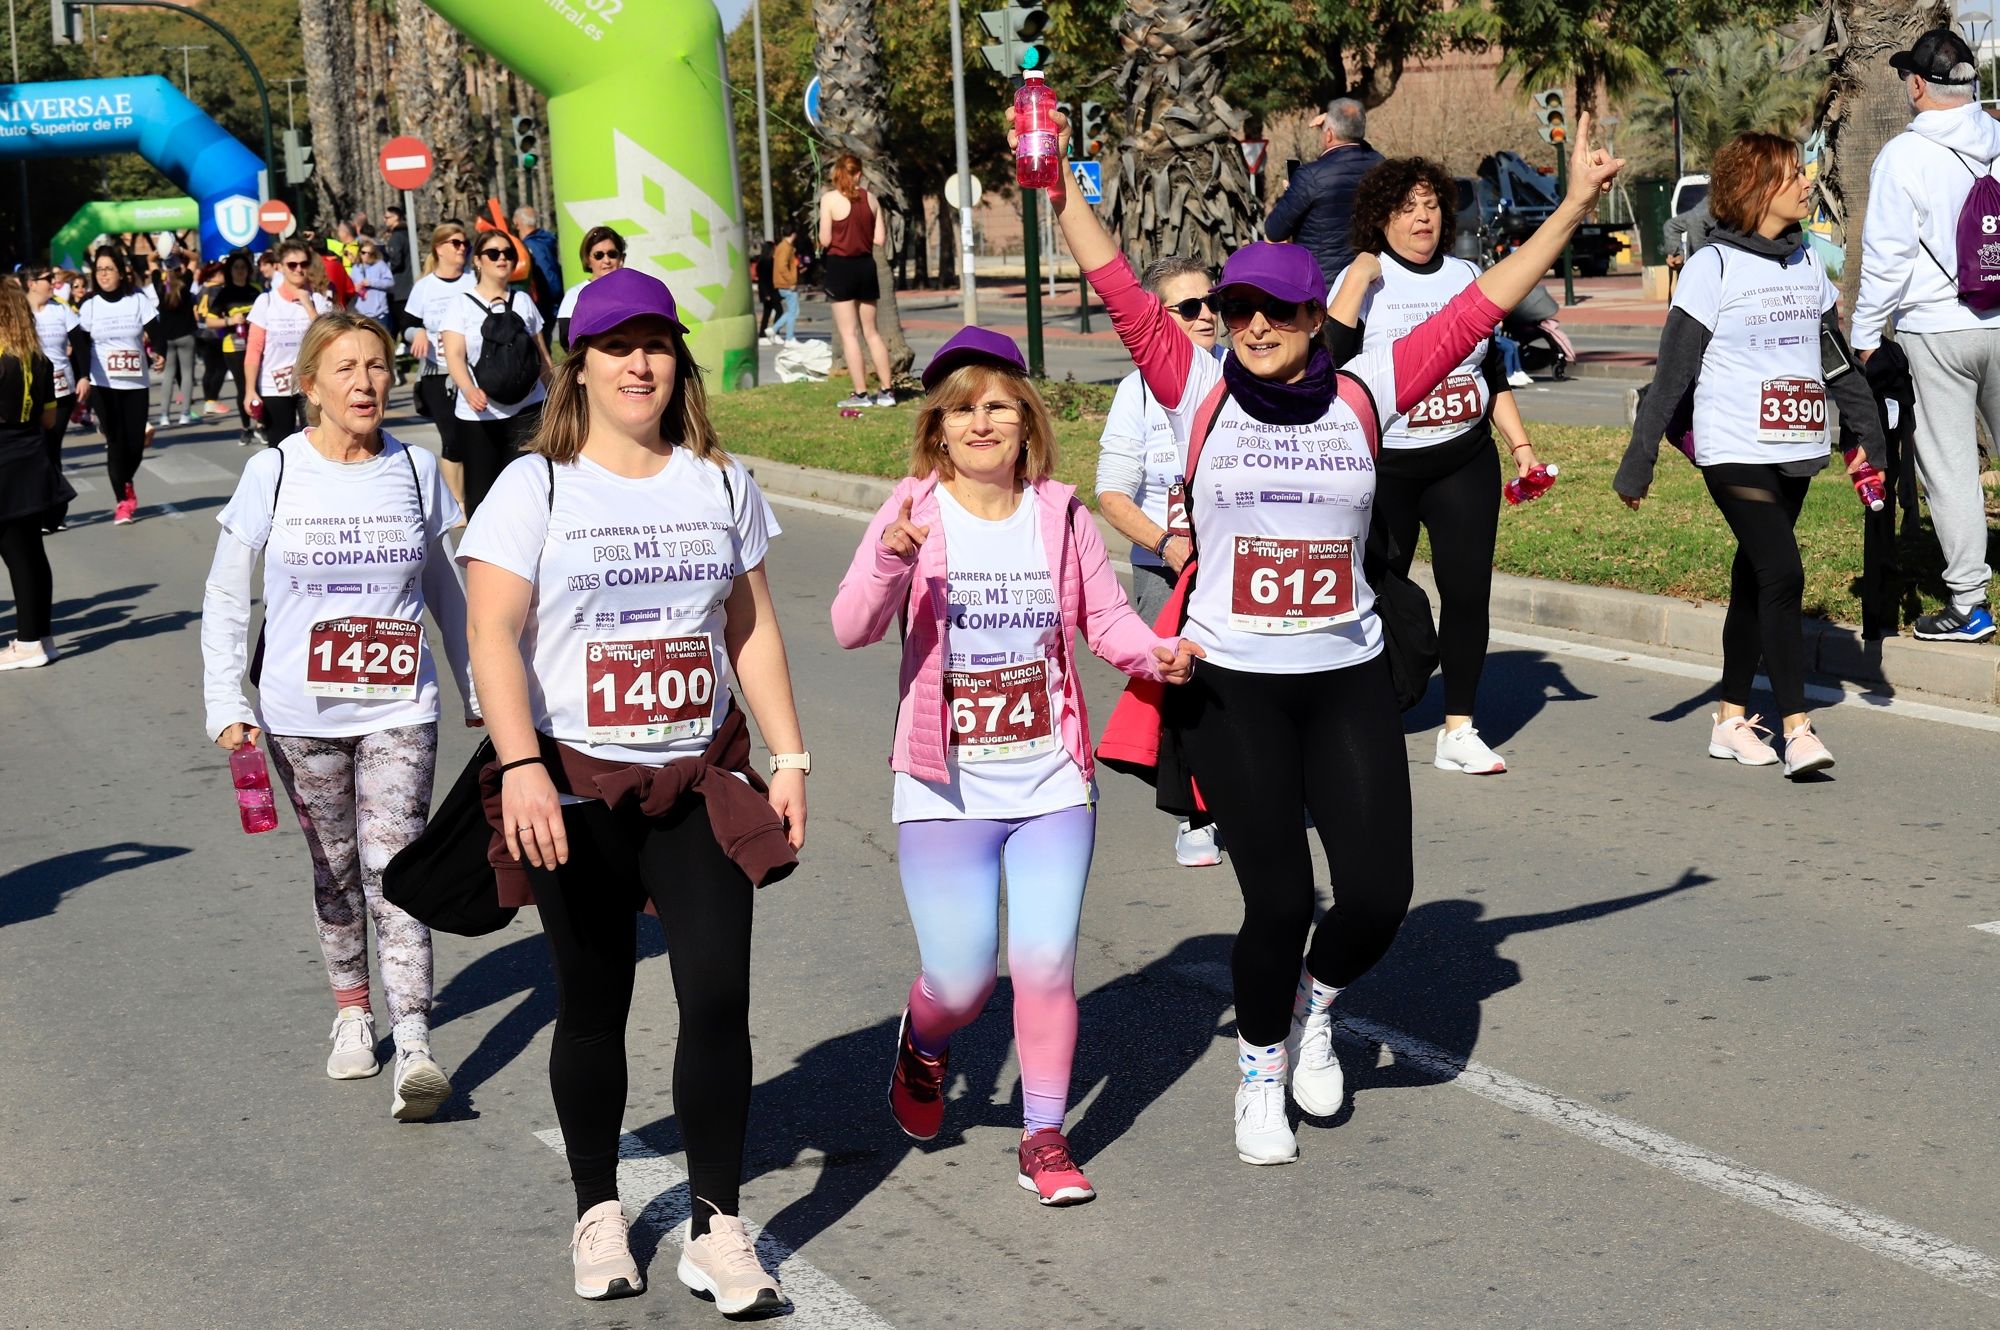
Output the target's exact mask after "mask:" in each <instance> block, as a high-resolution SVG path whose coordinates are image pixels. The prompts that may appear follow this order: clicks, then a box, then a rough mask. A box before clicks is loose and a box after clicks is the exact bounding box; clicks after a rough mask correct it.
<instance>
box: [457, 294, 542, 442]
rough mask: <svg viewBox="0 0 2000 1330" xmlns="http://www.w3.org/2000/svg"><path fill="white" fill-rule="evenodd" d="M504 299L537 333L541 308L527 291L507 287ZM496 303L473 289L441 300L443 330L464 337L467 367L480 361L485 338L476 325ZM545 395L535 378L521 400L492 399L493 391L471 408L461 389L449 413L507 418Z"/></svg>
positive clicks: (532, 333)
mask: <svg viewBox="0 0 2000 1330" xmlns="http://www.w3.org/2000/svg"><path fill="white" fill-rule="evenodd" d="M507 300H508V303H510V304H511V305H513V307H514V312H515V313H516V314H519V315H520V316H521V321H522V322H523V323H525V324H527V325H528V333H529V335H530V336H534V337H540V336H541V335H542V312H541V311H540V310H538V309H536V308H535V302H534V301H533V300H530V299H529V298H528V293H527V292H526V291H510V292H508V293H507ZM498 305H499V302H498V301H495V302H494V303H493V306H491V307H489V306H488V305H487V304H486V302H485V301H484V300H483V299H482V298H481V297H480V296H479V295H478V294H477V293H476V292H472V293H460V294H457V295H454V296H453V297H452V298H451V299H450V300H447V301H445V302H444V331H445V332H455V333H457V334H458V335H459V336H460V337H463V338H464V339H465V364H466V368H468V369H472V368H475V367H476V366H477V365H478V364H479V351H480V348H481V347H482V346H484V345H485V341H484V339H483V338H481V337H480V335H479V329H480V326H481V325H482V324H484V323H485V322H486V315H487V313H488V312H489V309H490V308H497V307H498ZM473 378H474V381H475V382H476V381H477V379H478V376H477V375H476V374H475V375H474V376H473ZM548 395H549V394H548V390H547V389H546V388H544V387H542V381H541V380H540V379H536V380H535V386H534V387H533V388H532V389H530V390H529V392H528V395H527V396H526V397H523V398H522V399H521V400H520V401H518V402H512V403H509V402H500V401H495V400H494V399H493V397H492V395H491V394H488V396H487V399H486V409H485V410H484V411H474V410H473V409H472V406H471V404H470V403H468V402H467V401H466V400H465V394H464V393H460V394H458V397H457V401H456V403H455V405H454V406H453V408H452V414H453V415H455V416H457V417H458V418H459V419H460V420H506V419H508V418H509V417H512V416H518V415H520V414H521V412H523V411H525V410H527V409H528V408H529V407H531V406H533V405H534V404H535V403H537V402H539V401H541V400H542V399H543V398H544V397H547V396H548Z"/></svg>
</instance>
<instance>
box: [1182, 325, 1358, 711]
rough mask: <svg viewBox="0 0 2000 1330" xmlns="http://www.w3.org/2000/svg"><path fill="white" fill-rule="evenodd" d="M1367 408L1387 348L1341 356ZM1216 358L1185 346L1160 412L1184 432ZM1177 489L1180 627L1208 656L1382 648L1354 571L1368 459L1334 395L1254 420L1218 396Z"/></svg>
mask: <svg viewBox="0 0 2000 1330" xmlns="http://www.w3.org/2000/svg"><path fill="white" fill-rule="evenodd" d="M1344 372H1346V373H1348V374H1352V375H1354V376H1355V377H1356V378H1358V379H1360V380H1361V381H1362V382H1363V383H1364V384H1366V385H1367V387H1368V390H1369V392H1370V393H1372V394H1373V395H1374V398H1375V402H1376V404H1377V409H1378V410H1379V409H1381V407H1382V404H1385V403H1386V404H1388V405H1389V406H1390V407H1393V406H1394V404H1395V401H1396V366H1395V360H1394V357H1393V356H1392V355H1391V353H1390V352H1389V351H1388V350H1386V349H1385V350H1381V351H1372V350H1364V351H1362V352H1361V354H1360V355H1358V356H1356V357H1355V358H1354V359H1353V360H1351V361H1349V362H1348V363H1347V365H1346V367H1345V371H1344ZM1221 379H1222V366H1221V364H1219V363H1218V362H1216V361H1213V360H1210V359H1209V358H1208V357H1207V356H1196V357H1194V359H1193V361H1192V362H1191V363H1190V365H1189V367H1188V382H1187V387H1186V388H1185V389H1184V390H1183V391H1182V393H1181V400H1180V402H1179V403H1178V404H1177V405H1176V406H1175V407H1174V408H1173V409H1172V410H1170V411H1168V413H1167V414H1168V416H1169V417H1170V418H1171V419H1172V420H1173V422H1174V434H1175V437H1176V438H1180V439H1186V438H1187V437H1188V436H1189V434H1190V433H1191V431H1192V430H1193V428H1194V419H1195V415H1196V414H1197V413H1198V412H1199V411H1200V409H1201V403H1202V400H1203V399H1204V398H1206V397H1207V396H1208V394H1209V391H1210V390H1211V389H1213V388H1214V386H1215V385H1216V384H1217V383H1218V382H1220V381H1221ZM1194 479H1195V484H1194V489H1193V491H1192V493H1191V494H1190V495H1189V501H1190V508H1191V509H1192V515H1193V518H1194V532H1195V540H1196V542H1197V544H1198V546H1199V548H1200V553H1201V575H1200V576H1199V577H1197V578H1196V579H1195V589H1194V595H1193V596H1192V597H1190V600H1189V605H1188V620H1187V627H1186V629H1185V635H1186V636H1187V637H1188V638H1189V639H1191V640H1192V641H1195V642H1199V643H1200V644H1201V646H1202V649H1203V650H1205V651H1206V652H1207V653H1208V659H1209V660H1210V661H1212V662H1213V663H1215V664H1217V665H1221V666H1223V667H1225V668H1227V669H1232V670H1246V671H1250V672H1252V673H1257V674H1310V673H1314V672H1317V671H1320V670H1335V669H1344V668H1346V667H1347V666H1350V665H1358V664H1360V663H1361V662H1362V661H1365V660H1369V659H1372V658H1373V657H1374V656H1376V655H1377V654H1379V653H1380V652H1381V650H1382V624H1381V621H1380V620H1379V619H1377V618H1376V616H1375V592H1374V590H1373V589H1372V588H1371V587H1370V586H1369V585H1368V579H1367V577H1366V575H1365V574H1364V573H1363V572H1362V568H1361V560H1362V553H1363V546H1365V545H1366V544H1367V540H1368V519H1369V515H1370V513H1371V512H1372V511H1373V509H1374V505H1375V459H1374V458H1373V457H1372V456H1370V454H1369V451H1368V441H1367V438H1366V437H1365V436H1364V435H1363V433H1362V424H1361V421H1360V420H1359V419H1357V418H1356V417H1355V415H1354V413H1353V412H1352V411H1350V410H1349V409H1348V407H1347V405H1346V404H1345V403H1344V402H1342V401H1340V400H1339V399H1338V398H1335V399H1334V401H1333V402H1332V403H1331V404H1329V405H1328V407H1327V411H1326V414H1325V415H1323V416H1321V417H1320V418H1319V419H1318V420H1316V421H1314V422H1312V423H1311V424H1308V425H1266V424H1263V423H1261V422H1259V421H1256V420H1253V419H1251V418H1250V417H1249V416H1248V415H1247V414H1246V413H1245V412H1244V411H1243V409H1242V408H1241V407H1240V406H1239V405H1238V404H1237V403H1236V402H1235V401H1234V400H1233V399H1232V400H1230V401H1228V402H1226V403H1225V404H1224V406H1223V409H1222V410H1221V412H1219V413H1218V415H1217V417H1216V421H1215V427H1214V428H1213V429H1212V430H1211V431H1210V432H1209V436H1208V441H1207V442H1206V443H1205V444H1204V445H1203V447H1202V453H1201V462H1200V464H1199V465H1198V466H1197V467H1196V469H1195V477H1194Z"/></svg>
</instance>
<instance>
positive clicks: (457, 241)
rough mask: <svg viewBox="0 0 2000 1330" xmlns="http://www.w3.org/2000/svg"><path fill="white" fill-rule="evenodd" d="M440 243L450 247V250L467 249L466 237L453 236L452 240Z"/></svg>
mask: <svg viewBox="0 0 2000 1330" xmlns="http://www.w3.org/2000/svg"><path fill="white" fill-rule="evenodd" d="M440 243H442V244H444V245H447V246H449V247H450V248H452V249H464V248H465V237H464V236H453V237H452V238H451V239H449V240H446V241H442V242H440Z"/></svg>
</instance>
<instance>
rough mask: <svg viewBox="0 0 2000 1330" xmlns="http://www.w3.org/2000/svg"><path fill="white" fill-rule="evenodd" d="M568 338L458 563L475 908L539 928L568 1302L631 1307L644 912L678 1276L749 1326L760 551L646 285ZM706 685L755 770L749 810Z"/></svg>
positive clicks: (767, 725)
mask: <svg viewBox="0 0 2000 1330" xmlns="http://www.w3.org/2000/svg"><path fill="white" fill-rule="evenodd" d="M570 339H571V340H570V352H569V356H568V358H567V359H565V360H564V361H563V366H562V370H561V372H560V373H558V374H557V375H556V376H555V383H554V386H553V387H552V388H551V389H550V392H549V397H548V404H547V406H546V408H545V409H544V410H543V412H542V419H541V424H540V425H539V427H538V428H537V430H536V432H535V435H534V439H533V442H532V443H531V445H530V448H531V451H532V454H533V455H530V456H526V457H522V458H519V459H518V460H516V461H515V462H513V463H512V464H511V465H510V466H508V468H507V469H506V470H505V471H503V472H502V473H501V474H500V477H499V479H498V480H496V481H495V482H494V484H493V488H492V489H491V490H490V491H489V492H488V493H487V496H486V502H485V503H484V504H482V505H481V506H480V509H479V511H478V512H477V513H475V514H474V515H473V518H472V523H471V525H470V526H469V527H468V528H467V530H466V534H465V539H464V541H463V542H462V543H461V544H460V546H459V549H458V559H459V562H461V563H462V564H464V565H465V570H466V595H467V609H468V615H467V617H468V636H469V638H470V641H471V646H472V669H473V677H474V680H475V682H476V683H477V685H478V689H479V697H480V701H481V704H482V707H483V709H484V711H485V715H486V723H487V728H488V733H490V734H491V735H492V736H493V747H494V752H495V761H494V763H493V764H492V765H491V766H489V767H488V769H487V771H486V775H485V781H486V788H487V789H488V791H489V792H492V791H497V799H496V798H492V797H489V800H488V816H489V819H493V818H495V807H496V804H497V820H496V821H495V831H496V833H497V835H498V838H499V841H500V845H501V846H502V847H503V848H500V849H499V852H498V859H497V861H496V862H498V866H499V869H500V882H501V903H502V904H516V905H518V904H528V903H530V901H532V903H533V904H534V905H536V906H537V907H539V908H540V910H541V915H542V931H543V933H544V934H545V935H546V936H547V937H548V941H549V952H550V955H551V956H552V957H553V958H554V961H555V971H556V986H557V993H558V996H559V1001H558V1005H557V1010H556V1028H555V1043H554V1048H553V1049H552V1050H551V1052H550V1055H549V1083H550V1088H551V1090H552V1091H553V1093H554V1097H555V1103H556V1116H557V1118H558V1119H559V1120H560V1121H561V1123H562V1130H563V1148H564V1150H565V1152H566V1153H567V1155H568V1157H569V1166H570V1176H571V1179H572V1180H573V1181H574V1183H575V1186H576V1210H577V1223H576V1227H575V1228H574V1229H573V1230H572V1232H571V1239H570V1242H571V1256H572V1259H573V1262H574V1265H575V1288H576V1292H577V1294H578V1295H579V1296H580V1297H585V1298H593V1299H595V1298H617V1297H627V1296H630V1295H632V1294H636V1293H639V1292H641V1291H643V1289H644V1288H645V1280H644V1277H643V1276H642V1275H641V1274H640V1272H639V1268H638V1265H637V1263H636V1262H635V1261H634V1260H633V1259H632V1252H631V1247H630V1244H629V1242H628V1239H627V1231H626V1218H625V1214H624V1211H623V1209H622V1208H621V1206H620V1204H619V1200H618V1133H619V1126H620V1123H621V1120H622V1118H623V1116H624V1112H625V1088H626V1080H625V1024H626V1017H627V1015H628V1013H629V1011H630V1008H631V1003H632V980H633V968H634V952H633V948H634V939H635V933H634V925H635V920H636V917H637V913H638V911H639V909H640V907H641V905H642V904H645V903H647V902H650V903H651V905H652V907H653V908H654V909H655V910H657V912H658V913H659V916H660V922H661V924H662V925H663V926H664V927H665V931H666V939H667V956H668V960H669V962H670V963H671V965H672V967H673V976H674V994H675V997H676V1000H677V1001H678V1003H679V1006H680V1016H681V1021H680V1032H679V1040H678V1042H677V1044H676V1047H675V1050H674V1109H675V1112H676V1114H677V1115H678V1116H679V1119H680V1129H681V1135H682V1138H683V1139H684V1140H685V1141H686V1143H687V1160H688V1178H689V1185H690V1188H691V1190H692V1193H693V1216H692V1218H691V1220H690V1222H689V1228H688V1232H687V1234H686V1238H687V1241H686V1245H685V1248H684V1252H683V1255H682V1256H681V1260H680V1266H679V1275H680V1279H681V1281H682V1282H683V1283H684V1284H686V1285H687V1286H688V1287H689V1288H691V1289H694V1290H695V1291H696V1292H698V1293H700V1294H703V1295H704V1296H707V1297H711V1298H713V1299H714V1300H715V1303H716V1306H717V1307H718V1308H719V1309H720V1310H721V1311H723V1312H725V1313H727V1314H730V1315H736V1314H738V1313H743V1312H767V1311H774V1310H776V1309H778V1308H780V1307H782V1306H784V1294H783V1292H782V1291H781V1290H780V1289H779V1287H778V1281H777V1280H776V1279H774V1278H772V1277H771V1276H770V1275H769V1274H768V1273H766V1272H765V1270H764V1268H763V1267H762V1265H761V1264H760V1263H759V1262H758V1260H757V1254H756V1250H755V1247H754V1246H753V1245H752V1242H751V1238H750V1235H749V1233H748V1231H747V1230H746V1229H745V1227H744V1224H743V1221H742V1220H741V1219H740V1218H738V1217H737V1194H738V1190H739V1188H740V1186H741V1181H742V1173H743V1142H744V1136H745V1133H746V1131H747V1129H748V1124H749V1117H750V922H751V906H752V900H753V897H754V896H755V894H756V893H755V892H754V891H752V890H751V888H752V887H753V886H763V885H765V884H766V883H769V882H775V881H777V880H779V879H781V878H783V877H784V876H786V875H787V874H789V873H790V872H791V871H792V869H793V868H794V867H796V865H797V862H798V861H797V855H796V851H797V849H798V847H799V846H800V845H802V844H804V842H805V824H806V794H805V788H806V787H805V778H806V772H807V771H808V770H810V769H811V758H810V756H809V755H808V754H807V753H806V751H805V743H804V741H803V739H802V737H801V735H800V732H799V722H798V714H797V710H796V708H795V707H794V705H793V702H792V680H791V671H790V668H789V666H787V664H786V661H785V644H784V639H783V638H782V637H781V636H780V635H779V631H778V620H777V617H776V615H775V613H774V612H773V610H772V607H771V591H770V587H769V585H768V584H767V583H766V581H765V576H764V554H765V548H766V545H767V543H768V542H769V539H770V537H771V536H773V535H775V534H776V528H775V526H774V525H773V524H772V523H771V521H770V510H769V509H768V508H767V507H766V506H765V503H764V499H763V495H762V494H760V493H759V492H758V490H757V485H756V482H755V481H753V480H752V479H751V478H750V473H749V472H748V471H746V470H745V469H744V468H743V465H742V463H740V462H738V461H736V460H735V459H733V458H731V457H730V456H729V455H728V454H727V453H725V452H723V451H722V447H721V444H720V442H719V441H718V440H717V438H716V434H715V426H714V425H713V423H712V422H711V421H710V420H709V416H708V406H707V397H706V395H705V394H704V392H703V390H702V383H701V371H700V368H699V367H698V366H697V365H696V364H695V362H694V359H693V357H692V355H691V354H690V353H689V350H688V344H687V330H686V328H685V327H683V326H682V324H681V322H680V318H679V315H678V313H677V312H676V310H675V306H674V299H673V296H672V294H671V293H670V292H668V290H667V288H666V287H665V286H664V285H663V284H662V283H661V282H660V281H658V280H657V279H656V278H653V277H651V276H648V275H647V274H645V273H642V272H639V271H637V270H635V269H632V268H620V269H617V270H615V271H612V272H608V273H605V274H604V275H602V276H600V277H597V278H595V279H593V280H592V281H591V283H590V285H589V286H588V287H586V288H585V289H584V292H583V295H582V296H580V297H578V299H577V305H576V312H575V315H574V316H573V318H572V319H571V321H570ZM732 686H733V687H734V688H736V689H740V691H741V693H742V696H743V702H744V703H745V704H747V705H748V707H749V710H750V712H751V713H752V714H753V715H754V716H755V717H756V720H757V728H758V729H759V730H760V731H761V732H762V734H763V737H764V742H765V744H766V745H767V746H768V747H769V748H770V750H771V752H772V753H773V754H774V756H773V757H772V759H771V781H770V784H769V786H768V787H767V786H766V785H765V784H764V782H763V780H762V779H761V778H760V777H759V775H758V773H756V772H753V771H751V770H750V765H749V762H750V734H749V726H748V724H747V723H746V722H745V720H744V713H743V709H742V707H741V706H739V705H738V704H737V702H736V701H735V699H734V698H732V697H731V695H730V694H731V690H732ZM522 878H525V882H523V881H522ZM524 888H525V891H524V890H523V889H524Z"/></svg>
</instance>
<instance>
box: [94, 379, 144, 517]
mask: <svg viewBox="0 0 2000 1330" xmlns="http://www.w3.org/2000/svg"><path fill="white" fill-rule="evenodd" d="M90 409H91V410H92V411H94V412H96V413H97V428H98V429H99V430H101V431H102V432H103V434H104V469H105V470H106V471H107V472H109V473H110V476H111V501H112V502H113V503H116V502H118V501H119V500H121V499H123V498H124V497H125V487H126V486H127V485H130V484H131V483H132V481H133V479H134V478H135V477H137V476H138V474H139V462H140V460H141V459H142V458H144V457H145V455H146V390H145V389H144V388H92V389H91V390H90Z"/></svg>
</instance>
